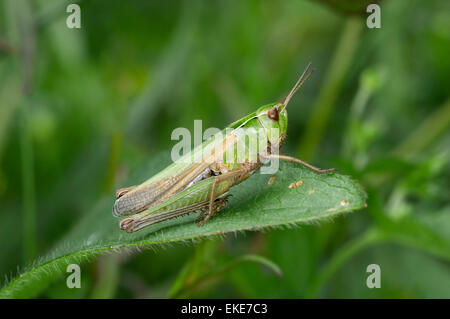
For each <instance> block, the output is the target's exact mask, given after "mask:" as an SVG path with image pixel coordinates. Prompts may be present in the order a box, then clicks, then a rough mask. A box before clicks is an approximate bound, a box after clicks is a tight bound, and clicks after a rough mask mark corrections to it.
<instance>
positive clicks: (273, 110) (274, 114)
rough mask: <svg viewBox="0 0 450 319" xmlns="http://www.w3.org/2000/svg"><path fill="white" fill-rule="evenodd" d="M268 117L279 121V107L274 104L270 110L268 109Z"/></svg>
mask: <svg viewBox="0 0 450 319" xmlns="http://www.w3.org/2000/svg"><path fill="white" fill-rule="evenodd" d="M267 117H268V118H269V119H271V120H272V121H275V122H278V119H279V116H278V108H277V107H276V106H274V107H273V108H271V109H270V110H269V111H267Z"/></svg>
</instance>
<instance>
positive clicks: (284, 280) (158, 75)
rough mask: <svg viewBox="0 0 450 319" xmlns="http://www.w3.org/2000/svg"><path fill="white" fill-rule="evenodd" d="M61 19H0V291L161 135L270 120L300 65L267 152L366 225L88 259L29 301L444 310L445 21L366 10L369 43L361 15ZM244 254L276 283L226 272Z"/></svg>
mask: <svg viewBox="0 0 450 319" xmlns="http://www.w3.org/2000/svg"><path fill="white" fill-rule="evenodd" d="M72 2H75V1H60V0H53V1H49V0H46V1H44V0H41V1H38V0H36V1H26V0H17V1H16V0H2V1H1V2H0V275H1V280H2V282H3V280H4V279H6V278H10V277H12V276H14V275H16V274H17V269H18V267H22V266H23V265H26V264H29V263H30V262H32V261H33V260H35V259H36V258H37V257H38V256H41V255H43V254H45V253H46V252H48V251H49V250H51V248H52V246H54V245H55V243H57V242H58V240H60V239H61V238H62V237H63V236H64V235H65V234H66V233H67V232H68V231H69V230H70V229H71V228H72V227H73V226H74V225H75V224H76V223H77V221H78V220H79V219H80V218H81V217H82V216H83V214H85V213H86V212H87V211H88V210H89V209H91V208H92V207H93V206H94V205H95V204H96V203H97V202H98V201H99V199H100V198H102V197H104V196H113V194H114V190H115V189H116V187H117V186H118V185H121V183H122V182H123V180H124V179H125V177H126V176H128V175H129V174H130V172H133V170H135V169H136V168H137V167H139V166H140V165H141V164H142V163H143V162H144V161H145V160H147V159H148V158H151V157H152V156H155V155H156V154H159V153H160V152H170V148H171V147H172V146H173V145H174V144H175V143H176V141H171V139H170V136H171V132H172V130H173V129H174V128H177V127H187V128H188V129H193V123H194V119H201V120H203V128H204V129H205V128H207V127H219V128H222V127H225V126H226V125H227V124H229V123H230V122H232V121H234V120H236V119H238V118H241V117H243V116H244V115H246V114H248V113H250V112H252V111H254V110H255V109H256V108H257V107H258V106H260V105H263V104H266V103H270V102H273V101H277V100H281V98H282V97H283V96H285V94H287V92H288V91H289V89H290V88H291V86H292V85H293V83H295V81H296V79H297V77H298V75H299V74H300V73H301V71H302V70H303V68H304V67H305V66H306V64H307V63H308V62H309V61H311V62H312V63H313V66H314V67H315V68H316V72H315V73H314V74H313V76H312V77H311V78H310V80H309V81H308V82H307V84H306V85H305V86H304V87H303V88H302V89H301V90H300V92H299V93H298V94H297V96H296V97H295V98H294V99H293V101H292V102H291V104H290V105H289V128H288V137H287V142H286V145H285V146H284V149H283V152H284V153H286V154H290V155H294V156H299V157H300V158H302V159H304V160H307V161H310V162H311V163H312V164H314V165H316V166H319V167H336V168H337V170H338V171H339V172H341V173H344V174H348V175H351V176H352V177H353V178H355V179H357V180H358V181H359V182H360V183H361V185H363V187H364V188H365V190H366V191H367V193H368V196H369V199H368V208H366V209H365V210H363V211H361V212H357V213H354V214H351V215H349V216H347V217H340V218H337V219H335V220H334V221H332V222H328V223H323V224H321V225H305V226H301V227H295V228H290V229H287V228H286V229H275V230H267V231H265V232H257V233H253V232H252V233H245V234H237V235H229V236H226V237H224V238H222V239H213V240H207V241H204V242H199V243H195V244H176V245H172V246H168V247H164V248H157V249H155V250H145V251H142V252H135V253H117V254H111V255H107V256H101V257H98V258H96V259H92V260H90V261H89V262H86V263H84V264H82V271H83V277H82V278H83V279H82V280H83V284H82V289H67V287H66V285H65V277H64V276H62V277H61V278H60V279H59V280H57V281H55V282H53V283H52V284H51V285H50V286H48V287H47V288H46V289H45V290H44V291H43V292H42V293H41V294H40V297H50V298H53V297H55V298H70V297H76V298H87V297H104V298H114V297H125V298H140V297H150V298H154V297H167V296H171V297H207V298H209V297H219V298H220V297H244V298H247V297H248V298H252V297H253V298H283V297H284V298H304V297H325V298H346V297H348V298H376V297H383V298H436V297H438V298H450V271H449V270H450V267H449V266H450V251H447V248H448V247H450V203H449V199H450V165H449V150H450V130H449V123H450V100H449V87H450V59H449V52H450V3H449V2H448V1H445V0H442V1H437V0H434V1H426V2H425V1H420V0H411V1H408V0H395V1H384V2H379V4H380V6H381V28H380V29H368V28H367V27H366V18H367V16H368V13H366V10H365V8H366V6H367V4H368V3H371V2H374V1H351V0H347V1H337V0H335V1H312V0H311V1H306V0H305V1H297V0H292V1H226V0H217V1H187V0H185V1H137V0H132V1H127V2H126V3H125V2H124V1H119V0H115V1H110V0H108V1H106V0H95V1H79V2H77V3H78V4H79V5H80V7H81V23H82V28H81V29H69V28H67V27H66V18H67V16H68V15H69V14H68V13H66V6H67V5H68V4H69V3H72ZM168 164H169V163H168ZM147 177H148V176H143V180H145V179H146V178H147ZM111 218H113V217H111ZM246 254H257V255H261V256H264V257H265V258H267V259H269V260H271V261H272V262H273V263H275V264H276V265H278V267H280V269H281V271H282V272H283V276H282V277H281V278H279V277H278V276H276V274H274V273H273V272H272V271H271V270H270V267H269V268H268V267H265V266H264V265H261V264H259V263H246V262H232V261H233V260H235V261H236V260H237V261H239V259H236V258H239V256H242V255H246ZM230 261H231V263H230ZM369 264H379V265H380V267H381V278H382V281H381V288H379V289H368V288H367V286H366V278H367V276H368V275H369V274H368V273H366V267H367V266H368V265H369ZM223 265H226V266H225V267H223ZM214 267H217V269H218V271H217V272H216V273H215V275H214V276H209V277H208V276H206V277H205V276H203V271H204V270H205V269H208V270H210V269H215V268H214Z"/></svg>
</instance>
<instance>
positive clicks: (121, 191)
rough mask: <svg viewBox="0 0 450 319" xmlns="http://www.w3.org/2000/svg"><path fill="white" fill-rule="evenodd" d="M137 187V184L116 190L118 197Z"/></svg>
mask: <svg viewBox="0 0 450 319" xmlns="http://www.w3.org/2000/svg"><path fill="white" fill-rule="evenodd" d="M135 188H136V186H130V187H124V188H119V189H118V190H116V199H119V198H120V197H122V196H123V195H125V194H126V193H128V192H129V191H132V190H133V189H135Z"/></svg>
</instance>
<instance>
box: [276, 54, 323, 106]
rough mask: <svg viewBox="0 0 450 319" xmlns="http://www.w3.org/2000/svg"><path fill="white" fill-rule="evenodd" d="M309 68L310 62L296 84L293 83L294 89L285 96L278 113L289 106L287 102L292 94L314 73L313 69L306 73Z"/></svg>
mask: <svg viewBox="0 0 450 319" xmlns="http://www.w3.org/2000/svg"><path fill="white" fill-rule="evenodd" d="M310 67H311V62H309V63H308V65H307V66H306V68H305V70H304V71H303V73H302V75H301V76H300V78H299V79H298V81H297V83H295V85H294V87H293V88H292V90H291V92H289V94H288V96H286V98H285V99H284V102H283V109H282V110H281V111H280V113H281V112H283V111H284V109H285V108H286V106H287V105H288V104H289V101H290V100H291V99H292V97H293V96H294V94H295V93H296V92H297V91H298V89H300V88H301V87H302V86H303V84H304V83H305V82H306V80H308V78H309V77H310V76H311V74H312V73H313V72H314V70H315V69H311V71H310V72H309V73H308V71H309V69H310Z"/></svg>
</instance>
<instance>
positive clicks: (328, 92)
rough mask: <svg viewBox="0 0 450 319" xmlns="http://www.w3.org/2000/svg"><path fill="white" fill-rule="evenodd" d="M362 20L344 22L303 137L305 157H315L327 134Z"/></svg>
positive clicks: (301, 145)
mask: <svg viewBox="0 0 450 319" xmlns="http://www.w3.org/2000/svg"><path fill="white" fill-rule="evenodd" d="M362 25H363V23H362V21H361V19H360V18H358V17H351V18H348V20H347V21H346V23H345V26H344V30H343V31H342V34H341V37H340V39H339V43H338V46H337V48H336V50H335V53H334V56H333V59H332V62H331V65H330V67H329V70H328V72H327V75H326V77H325V82H324V84H323V87H322V89H321V91H320V93H319V97H318V98H317V102H316V103H315V106H314V108H313V114H312V115H311V119H310V121H309V122H308V124H307V127H306V131H305V135H304V138H303V139H302V141H301V144H300V148H299V151H298V152H297V153H298V155H299V156H300V157H301V158H303V159H304V160H306V161H309V160H312V159H313V157H314V154H315V152H316V150H317V147H318V145H319V143H320V141H321V140H322V137H323V135H324V131H325V127H326V125H327V124H328V121H329V119H330V116H331V113H332V111H333V107H334V106H335V101H336V98H337V97H338V95H339V92H340V90H341V87H342V83H343V81H344V77H345V75H346V73H347V70H348V68H349V66H350V64H351V61H352V59H353V56H354V54H355V52H356V49H357V48H358V44H359V37H360V33H361V29H362Z"/></svg>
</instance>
